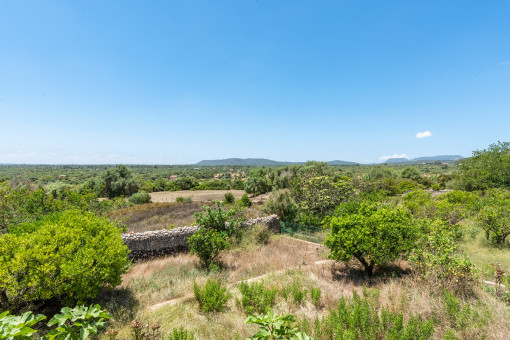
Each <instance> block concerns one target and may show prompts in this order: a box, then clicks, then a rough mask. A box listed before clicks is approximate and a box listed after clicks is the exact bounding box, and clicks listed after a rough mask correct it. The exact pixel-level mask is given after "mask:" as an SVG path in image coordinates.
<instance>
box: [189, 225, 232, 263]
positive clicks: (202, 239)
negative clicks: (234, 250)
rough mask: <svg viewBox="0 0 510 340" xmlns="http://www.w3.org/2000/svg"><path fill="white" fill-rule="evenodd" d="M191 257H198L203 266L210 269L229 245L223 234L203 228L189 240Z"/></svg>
mask: <svg viewBox="0 0 510 340" xmlns="http://www.w3.org/2000/svg"><path fill="white" fill-rule="evenodd" d="M188 245H189V248H190V254H191V255H194V254H195V255H197V256H198V258H199V259H200V262H201V264H202V265H203V266H204V267H206V268H210V267H211V264H212V263H213V262H214V261H215V260H216V258H217V257H218V255H219V254H220V252H221V251H222V250H225V249H227V248H228V246H229V244H228V242H227V240H226V238H225V236H223V235H222V234H220V233H219V232H218V231H216V230H215V229H208V228H204V227H201V228H200V229H198V231H197V232H196V233H194V234H193V235H191V236H190V237H189V238H188Z"/></svg>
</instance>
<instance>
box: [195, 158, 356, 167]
mask: <svg viewBox="0 0 510 340" xmlns="http://www.w3.org/2000/svg"><path fill="white" fill-rule="evenodd" d="M327 163H328V164H329V165H349V164H357V163H355V162H348V161H342V160H334V161H329V162H327ZM290 164H298V165H301V164H305V162H281V161H273V160H271V159H266V158H226V159H212V160H202V161H200V162H198V163H195V165H197V166H228V165H232V166H283V165H290Z"/></svg>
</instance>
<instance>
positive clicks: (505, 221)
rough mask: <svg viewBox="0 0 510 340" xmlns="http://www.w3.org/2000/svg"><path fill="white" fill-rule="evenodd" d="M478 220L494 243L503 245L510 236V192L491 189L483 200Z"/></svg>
mask: <svg viewBox="0 0 510 340" xmlns="http://www.w3.org/2000/svg"><path fill="white" fill-rule="evenodd" d="M482 202H483V203H482V204H483V207H482V208H481V210H480V213H479V214H478V217H477V220H478V222H479V223H480V226H481V227H482V229H483V230H485V233H486V235H487V239H489V238H490V237H491V236H492V239H493V241H494V243H496V244H497V245H502V244H504V243H505V240H506V238H507V237H508V235H510V191H506V190H501V189H491V190H488V191H487V192H486V196H485V197H484V198H483V200H482Z"/></svg>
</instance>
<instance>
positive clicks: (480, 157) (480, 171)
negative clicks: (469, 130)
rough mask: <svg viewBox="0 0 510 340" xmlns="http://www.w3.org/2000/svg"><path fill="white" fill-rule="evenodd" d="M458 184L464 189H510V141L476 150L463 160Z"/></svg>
mask: <svg viewBox="0 0 510 340" xmlns="http://www.w3.org/2000/svg"><path fill="white" fill-rule="evenodd" d="M457 185H458V186H459V187H460V188H461V189H464V190H468V191H471V190H483V189H488V188H505V189H510V142H498V143H495V144H491V145H489V147H488V148H487V149H485V150H481V151H474V152H473V157H471V158H467V159H465V160H463V161H462V164H461V166H460V170H459V176H458V178H457Z"/></svg>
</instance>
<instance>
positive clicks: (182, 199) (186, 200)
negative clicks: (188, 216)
mask: <svg viewBox="0 0 510 340" xmlns="http://www.w3.org/2000/svg"><path fill="white" fill-rule="evenodd" d="M175 202H177V203H191V202H193V200H192V199H191V197H182V196H179V197H177V198H176V199H175Z"/></svg>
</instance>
